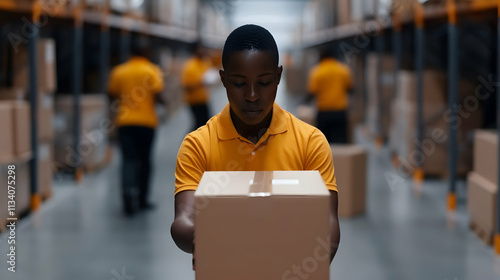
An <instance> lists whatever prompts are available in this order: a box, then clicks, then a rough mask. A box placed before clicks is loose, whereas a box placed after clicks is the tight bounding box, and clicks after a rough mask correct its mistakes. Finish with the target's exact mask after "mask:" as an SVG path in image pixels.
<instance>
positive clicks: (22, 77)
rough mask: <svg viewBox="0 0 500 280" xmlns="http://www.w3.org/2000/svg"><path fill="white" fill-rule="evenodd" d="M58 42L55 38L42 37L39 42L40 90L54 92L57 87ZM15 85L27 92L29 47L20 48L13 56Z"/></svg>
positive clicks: (38, 71) (38, 73)
mask: <svg viewBox="0 0 500 280" xmlns="http://www.w3.org/2000/svg"><path fill="white" fill-rule="evenodd" d="M55 46H56V44H55V41H54V40H53V39H40V40H39V41H38V44H37V51H38V59H37V64H38V65H37V75H38V77H37V78H38V90H39V91H41V92H43V93H54V92H55V91H56V88H57V77H56V73H57V72H56V47H55ZM13 65H14V67H13V77H14V80H13V85H14V87H15V88H20V89H22V90H23V91H25V92H27V91H28V89H29V66H30V65H29V55H28V49H27V48H26V47H25V48H20V49H19V52H18V53H16V54H14V56H13Z"/></svg>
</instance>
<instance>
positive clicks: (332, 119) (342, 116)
mask: <svg viewBox="0 0 500 280" xmlns="http://www.w3.org/2000/svg"><path fill="white" fill-rule="evenodd" d="M317 123H318V129H319V130H321V132H323V134H324V135H325V137H326V139H327V140H328V143H336V144H345V143H347V112H346V111H321V112H318V118H317Z"/></svg>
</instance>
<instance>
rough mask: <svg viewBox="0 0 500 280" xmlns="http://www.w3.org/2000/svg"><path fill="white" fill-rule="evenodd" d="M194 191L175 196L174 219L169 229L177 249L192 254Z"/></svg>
mask: <svg viewBox="0 0 500 280" xmlns="http://www.w3.org/2000/svg"><path fill="white" fill-rule="evenodd" d="M194 218H195V215H194V191H183V192H180V193H178V194H177V195H175V218H174V222H173V223H172V227H171V228H170V232H171V234H172V238H173V239H174V242H175V244H176V245H177V247H179V249H181V250H182V251H184V252H186V253H190V254H192V253H193V252H194V228H195V225H194Z"/></svg>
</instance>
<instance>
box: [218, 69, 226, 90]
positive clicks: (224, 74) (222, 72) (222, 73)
mask: <svg viewBox="0 0 500 280" xmlns="http://www.w3.org/2000/svg"><path fill="white" fill-rule="evenodd" d="M219 76H220V81H221V82H222V85H223V86H224V87H226V79H225V78H224V77H225V76H226V73H224V70H223V69H220V70H219Z"/></svg>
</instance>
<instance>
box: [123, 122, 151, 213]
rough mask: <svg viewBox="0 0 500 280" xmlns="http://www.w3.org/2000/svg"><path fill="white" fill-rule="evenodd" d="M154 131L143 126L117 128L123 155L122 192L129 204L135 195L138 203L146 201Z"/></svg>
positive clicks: (143, 203) (141, 203)
mask: <svg viewBox="0 0 500 280" xmlns="http://www.w3.org/2000/svg"><path fill="white" fill-rule="evenodd" d="M154 132H155V130H154V129H152V128H149V127H143V126H122V127H120V128H118V138H119V141H120V148H121V152H122V157H123V162H122V192H123V193H122V194H123V198H124V203H125V204H127V203H129V204H130V203H131V200H132V199H133V200H135V198H136V197H137V198H138V200H139V201H138V202H139V205H145V204H146V203H147V199H148V192H149V176H150V172H151V146H152V144H153V137H154ZM134 204H135V203H134ZM128 206H130V205H128ZM125 207H127V205H125Z"/></svg>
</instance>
